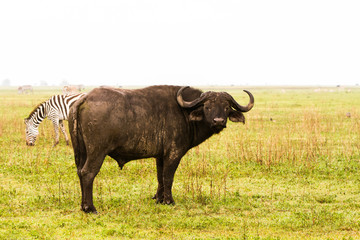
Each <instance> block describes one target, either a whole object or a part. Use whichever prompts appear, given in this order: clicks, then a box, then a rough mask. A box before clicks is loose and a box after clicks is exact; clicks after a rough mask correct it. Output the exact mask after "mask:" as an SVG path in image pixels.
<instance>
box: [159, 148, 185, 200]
mask: <svg viewBox="0 0 360 240" xmlns="http://www.w3.org/2000/svg"><path fill="white" fill-rule="evenodd" d="M181 157H182V155H181V156H180V157H179V156H177V157H173V158H168V159H164V167H163V184H164V200H163V203H164V204H169V205H170V204H175V201H174V199H173V197H172V191H171V188H172V185H173V181H174V175H175V171H176V169H177V167H178V166H179V163H180V159H181Z"/></svg>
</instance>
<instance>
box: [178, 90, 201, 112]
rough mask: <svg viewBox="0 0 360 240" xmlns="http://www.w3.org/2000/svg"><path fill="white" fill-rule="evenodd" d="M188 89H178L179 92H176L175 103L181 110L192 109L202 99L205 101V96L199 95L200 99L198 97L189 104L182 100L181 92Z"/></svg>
mask: <svg viewBox="0 0 360 240" xmlns="http://www.w3.org/2000/svg"><path fill="white" fill-rule="evenodd" d="M186 88H189V86H186V87H182V88H180V89H179V91H178V92H177V98H176V99H177V102H178V103H179V105H180V106H181V107H183V108H192V107H194V106H196V105H198V104H199V103H201V102H202V101H203V100H204V99H205V97H206V96H205V94H201V95H200V97H198V98H197V99H195V100H193V101H191V102H187V101H185V100H184V99H183V97H182V92H183V91H184V90H185V89H186Z"/></svg>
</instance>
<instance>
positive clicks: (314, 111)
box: [0, 88, 360, 239]
mask: <svg viewBox="0 0 360 240" xmlns="http://www.w3.org/2000/svg"><path fill="white" fill-rule="evenodd" d="M219 90H226V91H228V92H229V93H231V94H232V95H233V96H234V97H235V99H236V100H238V101H239V102H240V103H241V104H245V103H246V102H247V101H248V99H247V96H246V94H245V93H243V92H242V91H241V90H240V89H237V88H229V89H219ZM249 90H250V91H251V92H252V93H253V94H254V96H255V107H254V109H253V110H251V111H250V112H248V113H246V114H245V117H246V124H245V125H242V124H235V123H229V124H228V128H227V129H225V130H224V131H223V132H222V133H221V134H219V135H216V136H213V137H212V138H210V139H209V140H208V141H206V142H205V143H203V144H202V145H200V146H199V147H197V148H194V149H192V150H191V151H189V153H188V154H187V155H186V156H185V157H184V158H183V159H182V161H181V163H180V166H179V168H178V170H177V172H176V176H175V181H174V186H173V196H174V199H175V201H176V205H175V206H165V205H157V204H155V202H154V200H152V199H151V197H152V196H153V195H154V194H155V192H156V187H157V181H156V166H155V161H154V159H145V160H139V161H132V162H130V163H128V164H126V165H125V167H124V169H123V170H120V169H119V167H118V165H117V163H116V161H114V160H112V159H111V158H107V159H106V160H105V163H104V165H103V167H102V169H101V171H100V174H99V175H98V176H97V177H96V179H95V183H94V201H95V206H96V207H97V210H98V211H99V214H98V215H93V214H84V213H83V212H81V211H80V201H81V192H80V184H79V180H78V177H77V174H76V167H75V163H74V157H73V151H72V148H71V147H69V146H66V145H65V141H64V138H63V136H62V135H61V138H60V144H59V145H58V146H57V147H55V148H53V147H52V145H53V141H54V139H53V135H54V133H53V127H52V124H51V123H50V121H48V120H45V121H44V123H42V124H41V125H40V129H39V130H40V136H39V138H38V140H37V142H36V146H35V147H27V146H26V145H25V132H24V131H25V125H24V123H23V119H24V118H25V117H27V116H28V114H29V113H30V112H31V110H32V109H33V107H35V106H36V105H37V104H38V103H40V102H41V101H44V100H46V99H47V98H48V97H49V96H51V95H52V94H57V93H60V91H56V90H53V89H36V88H35V91H34V94H29V95H18V94H17V92H16V90H15V89H2V90H0V96H1V99H2V100H1V102H0V144H1V148H0V164H1V168H0V180H1V184H0V239H119V238H120V239H122V238H125V239H126V238H135V239H360V201H359V199H360V175H359V172H360V161H359V160H360V152H359V147H360V112H359V109H360V89H357V88H352V89H351V90H350V91H347V89H343V88H332V89H330V88H327V89H320V91H317V90H316V91H315V89H311V88H303V89H291V88H285V89H282V88H249ZM347 112H350V113H351V118H348V117H346V113H347ZM270 119H271V120H270Z"/></svg>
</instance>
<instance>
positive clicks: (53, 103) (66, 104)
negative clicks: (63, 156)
mask: <svg viewBox="0 0 360 240" xmlns="http://www.w3.org/2000/svg"><path fill="white" fill-rule="evenodd" d="M84 95H85V93H78V94H69V95H54V96H52V97H51V98H49V99H48V100H47V101H45V102H43V103H40V104H39V105H38V106H37V107H36V108H35V109H34V110H33V111H32V112H31V113H30V115H29V117H27V118H25V124H26V144H27V145H30V146H33V145H34V144H35V141H36V137H37V135H38V134H39V131H38V126H39V124H40V123H41V122H42V121H43V120H44V119H45V118H46V117H47V118H48V119H49V120H51V121H52V122H53V125H54V130H55V145H56V144H57V143H58V142H59V126H60V128H61V131H62V132H63V134H64V136H65V139H66V142H67V143H68V141H69V138H68V137H67V135H66V132H65V128H64V125H63V122H62V121H63V120H67V119H68V114H69V109H70V106H71V105H72V104H73V103H74V102H75V101H76V100H78V99H79V98H81V97H82V96H84Z"/></svg>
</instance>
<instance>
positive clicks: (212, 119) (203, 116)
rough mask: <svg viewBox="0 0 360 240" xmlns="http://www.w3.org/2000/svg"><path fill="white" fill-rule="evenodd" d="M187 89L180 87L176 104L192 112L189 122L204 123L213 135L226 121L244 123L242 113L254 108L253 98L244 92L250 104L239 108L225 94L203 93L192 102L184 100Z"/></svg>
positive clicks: (222, 127)
mask: <svg viewBox="0 0 360 240" xmlns="http://www.w3.org/2000/svg"><path fill="white" fill-rule="evenodd" d="M187 88H189V87H182V88H181V89H180V90H179V91H178V93H177V102H178V103H179V105H180V106H181V107H183V108H188V109H190V110H192V111H191V112H190V121H204V122H205V123H206V124H207V125H208V126H209V127H210V128H211V129H212V130H213V131H214V133H219V132H220V131H221V130H223V129H224V128H226V123H227V119H228V118H229V120H230V121H232V122H242V123H245V117H244V115H243V114H242V113H243V112H248V111H250V110H251V109H252V107H253V106H254V97H253V95H252V94H251V93H250V92H249V91H246V90H244V92H246V93H247V94H248V95H249V97H250V102H249V103H248V105H247V106H241V105H240V104H238V103H237V102H236V101H235V100H234V98H233V97H232V96H231V95H230V94H228V93H226V92H212V91H209V92H205V93H202V94H201V95H200V97H198V98H196V99H195V100H192V101H186V100H184V98H185V97H183V92H184V90H186V89H187Z"/></svg>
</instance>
